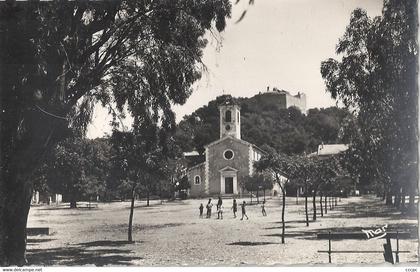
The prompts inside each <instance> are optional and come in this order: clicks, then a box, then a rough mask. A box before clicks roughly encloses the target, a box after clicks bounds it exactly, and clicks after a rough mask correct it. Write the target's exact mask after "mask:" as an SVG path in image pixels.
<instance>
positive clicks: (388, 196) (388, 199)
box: [385, 189, 392, 206]
mask: <svg viewBox="0 0 420 272" xmlns="http://www.w3.org/2000/svg"><path fill="white" fill-rule="evenodd" d="M385 204H386V205H388V206H390V205H392V192H391V190H390V189H388V190H387V192H386V198H385Z"/></svg>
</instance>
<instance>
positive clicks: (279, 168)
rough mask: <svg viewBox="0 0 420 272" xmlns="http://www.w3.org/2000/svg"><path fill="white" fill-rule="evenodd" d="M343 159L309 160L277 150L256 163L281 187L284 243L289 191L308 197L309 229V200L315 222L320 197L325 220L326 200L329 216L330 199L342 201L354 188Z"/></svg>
mask: <svg viewBox="0 0 420 272" xmlns="http://www.w3.org/2000/svg"><path fill="white" fill-rule="evenodd" d="M341 159H342V158H340V157H337V156H331V157H327V158H321V157H308V156H301V155H286V154H284V153H278V152H277V151H276V150H274V149H271V150H268V152H267V154H266V155H264V156H263V157H262V158H261V159H260V160H259V161H257V162H255V164H254V165H255V167H256V170H257V171H258V172H259V173H265V176H267V175H269V176H270V177H271V179H272V181H273V182H275V183H276V184H278V185H279V187H280V189H281V192H282V243H284V240H285V224H286V223H285V218H284V216H285V209H286V192H287V188H288V187H289V188H290V187H295V188H299V187H300V188H303V192H304V193H303V196H304V197H305V216H306V225H307V226H309V213H308V198H309V197H312V206H313V218H312V220H313V221H316V219H317V204H316V197H317V196H319V204H320V213H321V216H323V204H322V202H323V200H324V203H325V204H324V207H325V212H327V198H328V197H339V196H340V197H341V196H344V195H346V194H347V193H348V191H349V190H351V189H352V188H354V184H355V183H354V182H353V181H351V180H349V179H346V175H347V173H346V171H345V169H344V168H343V167H342V166H341V165H342V160H341ZM291 185H293V186H291Z"/></svg>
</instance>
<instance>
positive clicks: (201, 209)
mask: <svg viewBox="0 0 420 272" xmlns="http://www.w3.org/2000/svg"><path fill="white" fill-rule="evenodd" d="M198 209H199V210H200V218H203V210H204V206H203V203H201V204H200V207H199V208H198Z"/></svg>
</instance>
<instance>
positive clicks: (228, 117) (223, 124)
mask: <svg viewBox="0 0 420 272" xmlns="http://www.w3.org/2000/svg"><path fill="white" fill-rule="evenodd" d="M219 116H220V117H219V119H220V138H223V137H225V136H228V135H229V136H232V137H234V138H236V139H241V108H240V106H239V105H238V104H236V103H235V102H234V101H232V99H230V100H226V101H225V102H223V103H222V104H221V105H220V106H219Z"/></svg>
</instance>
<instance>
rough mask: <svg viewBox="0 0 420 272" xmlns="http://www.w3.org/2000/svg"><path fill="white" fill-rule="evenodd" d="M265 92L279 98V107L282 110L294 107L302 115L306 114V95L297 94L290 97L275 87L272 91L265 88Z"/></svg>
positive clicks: (286, 92)
mask: <svg viewBox="0 0 420 272" xmlns="http://www.w3.org/2000/svg"><path fill="white" fill-rule="evenodd" d="M267 92H269V93H275V94H277V95H280V96H281V99H280V103H281V105H280V106H281V107H282V108H285V109H288V108H290V107H293V106H294V107H296V108H298V109H299V110H300V111H301V112H302V113H306V95H305V94H304V93H301V92H298V93H297V95H291V94H290V93H289V92H288V91H285V90H279V89H277V88H276V87H274V88H273V89H272V90H270V87H267Z"/></svg>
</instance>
